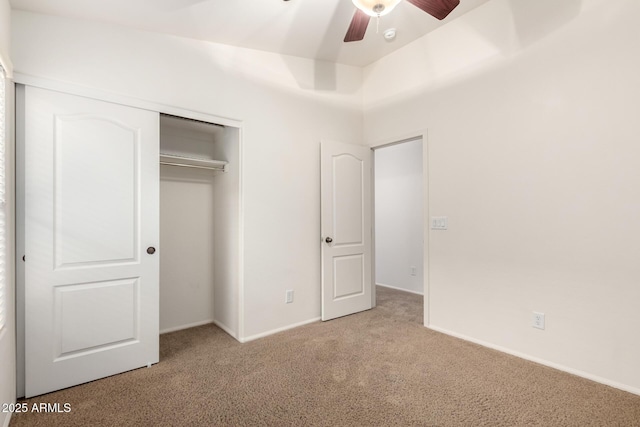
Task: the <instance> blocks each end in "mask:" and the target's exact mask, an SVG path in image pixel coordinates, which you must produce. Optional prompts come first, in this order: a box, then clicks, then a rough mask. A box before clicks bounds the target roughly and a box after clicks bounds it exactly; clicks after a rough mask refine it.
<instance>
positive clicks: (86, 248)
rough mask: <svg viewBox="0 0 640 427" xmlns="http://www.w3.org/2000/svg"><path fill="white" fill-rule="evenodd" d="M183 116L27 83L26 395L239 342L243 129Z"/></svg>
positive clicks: (20, 267)
mask: <svg viewBox="0 0 640 427" xmlns="http://www.w3.org/2000/svg"><path fill="white" fill-rule="evenodd" d="M134 104H135V102H134ZM178 111H182V110H178ZM172 112H174V113H175V111H172ZM182 112H183V113H184V115H185V116H191V118H187V117H177V116H171V115H167V114H162V113H160V112H158V111H153V110H152V109H149V108H148V105H145V108H139V107H136V106H130V105H126V102H125V103H114V102H109V101H105V100H101V99H96V98H92V97H84V96H78V95H75V94H68V93H62V92H59V91H53V90H48V89H43V88H38V87H32V86H24V85H17V87H16V141H17V150H16V166H17V177H16V183H17V191H16V195H17V203H16V217H17V220H16V250H17V252H18V257H17V258H18V261H17V266H16V282H17V283H16V285H17V292H16V294H17V341H18V354H17V357H18V372H17V379H18V381H17V382H18V390H17V392H18V396H27V397H30V396H34V395H38V394H42V393H47V392H50V391H54V390H57V389H61V388H65V387H70V386H73V385H77V384H81V383H83V382H87V381H92V380H95V379H99V378H102V377H105V376H109V375H114V374H117V373H120V372H124V371H127V370H131V369H136V368H139V367H143V366H151V365H153V364H154V363H157V362H158V361H159V334H160V333H161V332H169V331H175V330H179V329H183V328H188V327H192V326H196V325H202V324H207V323H215V324H217V325H218V326H219V327H220V328H222V329H223V330H225V331H226V332H227V333H229V334H230V335H232V336H233V337H236V338H237V337H238V325H239V320H238V319H239V313H240V309H239V277H240V273H239V271H240V267H239V260H240V243H239V242H240V234H241V230H240V227H241V224H240V212H241V209H240V203H241V198H240V166H241V165H240V160H241V158H240V129H239V127H234V126H232V125H230V124H229V121H227V123H225V124H224V125H221V124H216V123H215V120H209V121H207V120H206V119H211V118H210V117H209V116H204V115H202V114H198V113H191V112H188V111H182ZM194 117H195V118H197V119H199V120H194ZM203 117H204V118H205V120H202V118H203ZM222 121H224V120H222ZM23 255H24V257H23Z"/></svg>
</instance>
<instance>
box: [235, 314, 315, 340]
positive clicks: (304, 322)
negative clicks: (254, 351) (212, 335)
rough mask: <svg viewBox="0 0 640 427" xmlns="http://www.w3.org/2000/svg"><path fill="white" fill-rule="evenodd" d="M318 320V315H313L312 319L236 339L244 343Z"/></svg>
mask: <svg viewBox="0 0 640 427" xmlns="http://www.w3.org/2000/svg"><path fill="white" fill-rule="evenodd" d="M319 320H320V317H314V318H313V319H309V320H305V321H303V322H299V323H294V324H293V325H287V326H283V327H282V328H277V329H272V330H270V331H267V332H262V333H259V334H255V335H250V336H248V337H244V338H239V339H238V341H240V342H241V343H245V342H249V341H253V340H257V339H258V338H264V337H266V336H269V335H273V334H277V333H278V332H283V331H287V330H289V329H293V328H297V327H298V326H304V325H308V324H309V323H314V322H318V321H319Z"/></svg>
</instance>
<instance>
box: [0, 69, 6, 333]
mask: <svg viewBox="0 0 640 427" xmlns="http://www.w3.org/2000/svg"><path fill="white" fill-rule="evenodd" d="M5 129H6V97H5V73H4V69H3V68H2V66H0V331H2V329H3V328H4V326H5V324H6V320H7V317H6V316H7V268H6V267H7V266H6V261H7V212H6V211H7V201H6V191H5V181H6V180H5V170H6V168H5V138H6V131H5Z"/></svg>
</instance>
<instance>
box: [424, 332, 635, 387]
mask: <svg viewBox="0 0 640 427" xmlns="http://www.w3.org/2000/svg"><path fill="white" fill-rule="evenodd" d="M426 327H427V328H428V329H432V330H434V331H436V332H441V333H443V334H446V335H450V336H452V337H455V338H460V339H462V340H465V341H470V342H472V343H475V344H479V345H481V346H483V347H488V348H491V349H493V350H498V351H500V352H502V353H507V354H510V355H512V356H516V357H519V358H521V359H525V360H528V361H530V362H535V363H539V364H540V365H544V366H548V367H550V368H554V369H557V370H559V371H563V372H567V373H569V374H572V375H576V376H578V377H582V378H586V379H588V380H591V381H595V382H597V383H600V384H604V385H608V386H609V387H613V388H617V389H619V390H623V391H627V392H629V393H633V394H637V395H640V389H639V388H636V387H631V386H629V385H626V384H622V383H619V382H616V381H611V380H608V379H606V378H602V377H599V376H597V375H593V374H590V373H588V372H584V371H580V370H578V369H573V368H569V367H568V366H564V365H560V364H558V363H554V362H550V361H548V360H544V359H540V358H538V357H533V356H530V355H528V354H525V353H520V352H519V351H514V350H510V349H508V348H505V347H502V346H499V345H495V344H491V343H488V342H485V341H482V340H478V339H475V338H471V337H468V336H466V335H463V334H459V333H457V332H452V331H449V330H447V329H444V328H440V327H438V326H426Z"/></svg>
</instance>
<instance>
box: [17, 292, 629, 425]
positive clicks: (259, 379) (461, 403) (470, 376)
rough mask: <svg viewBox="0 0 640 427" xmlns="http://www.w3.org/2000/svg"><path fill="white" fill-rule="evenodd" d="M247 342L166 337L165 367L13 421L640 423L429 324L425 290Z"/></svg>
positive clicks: (590, 392)
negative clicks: (60, 409)
mask: <svg viewBox="0 0 640 427" xmlns="http://www.w3.org/2000/svg"><path fill="white" fill-rule="evenodd" d="M378 291H379V293H378V307H377V308H375V309H373V310H370V311H367V312H364V313H360V314H356V315H352V316H347V317H344V318H341V319H337V320H333V321H331V322H326V323H314V324H311V325H307V326H303V327H300V328H297V329H294V330H291V331H287V332H282V333H280V334H277V335H274V336H271V337H267V338H263V339H261V340H258V341H253V342H250V343H247V344H239V343H237V342H236V341H235V340H233V339H232V338H230V337H229V336H228V335H226V334H225V333H224V332H222V331H221V330H220V329H218V328H216V327H213V326H202V327H198V328H193V329H190V330H186V331H180V332H174V333H171V334H166V335H162V336H161V339H160V348H161V353H160V363H159V364H158V365H156V366H154V367H152V368H150V369H147V368H143V369H138V370H136V371H132V372H128V373H124V374H121V375H116V376H113V377H110V378H107V379H103V380H99V381H95V382H92V383H89V384H84V385H81V386H77V387H73V388H70V389H67V390H62V391H59V392H56V393H51V394H48V395H44V396H40V397H38V398H34V399H29V400H27V401H26V402H27V403H29V405H32V404H33V403H34V402H48V403H56V402H58V403H70V404H71V413H68V414H60V413H53V414H38V413H27V414H17V415H15V416H14V417H13V419H12V422H11V426H14V427H18V426H58V425H59V426H83V427H85V426H181V425H187V426H200V425H202V426H209V425H220V426H241V425H247V426H412V425H417V426H521V425H527V426H640V396H635V395H632V394H629V393H626V392H623V391H619V390H616V389H613V388H610V387H607V386H603V385H600V384H596V383H594V382H591V381H588V380H585V379H581V378H578V377H574V376H572V375H569V374H565V373H562V372H559V371H556V370H553V369H550V368H546V367H544V366H540V365H536V364H534V363H530V362H526V361H523V360H521V359H518V358H515V357H511V356H508V355H505V354H502V353H499V352H496V351H493V350H489V349H486V348H483V347H480V346H477V345H474V344H470V343H467V342H465V341H461V340H458V339H455V338H451V337H448V336H446V335H442V334H439V333H436V332H433V331H430V330H428V329H426V328H424V327H422V326H421V324H422V298H421V297H419V296H417V295H412V294H408V293H404V292H398V291H393V290H389V289H384V288H378Z"/></svg>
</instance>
